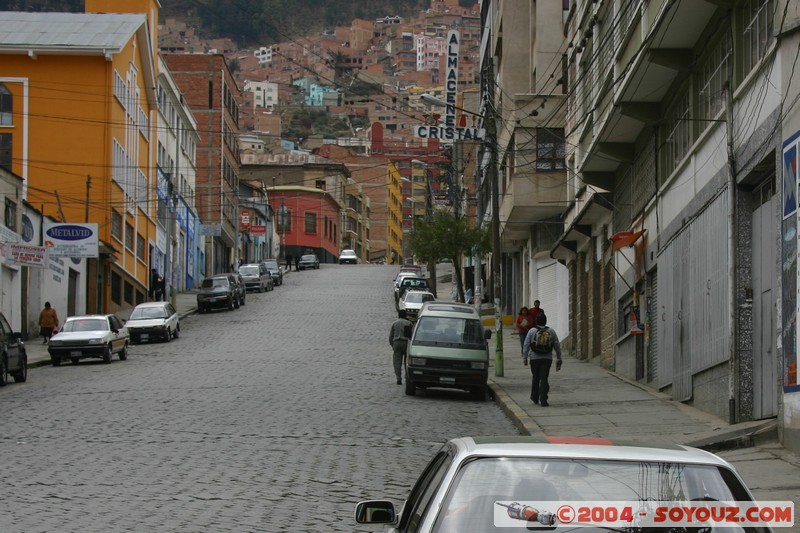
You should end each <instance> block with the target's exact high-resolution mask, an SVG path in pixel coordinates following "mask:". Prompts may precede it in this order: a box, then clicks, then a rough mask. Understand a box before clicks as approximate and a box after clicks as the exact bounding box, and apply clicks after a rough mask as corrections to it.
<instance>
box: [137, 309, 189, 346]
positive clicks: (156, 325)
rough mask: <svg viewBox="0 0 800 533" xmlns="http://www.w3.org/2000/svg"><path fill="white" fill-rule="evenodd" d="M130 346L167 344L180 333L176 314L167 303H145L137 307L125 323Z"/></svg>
mask: <svg viewBox="0 0 800 533" xmlns="http://www.w3.org/2000/svg"><path fill="white" fill-rule="evenodd" d="M125 327H127V328H128V333H130V336H131V344H139V343H141V342H149V341H154V340H160V341H164V342H169V341H170V340H172V339H177V338H178V336H180V333H181V324H180V321H179V319H178V312H177V311H175V308H174V307H172V304H171V303H169V302H146V303H142V304H139V305H137V306H136V307H135V308H134V309H133V311H131V316H130V318H128V321H127V322H126V323H125Z"/></svg>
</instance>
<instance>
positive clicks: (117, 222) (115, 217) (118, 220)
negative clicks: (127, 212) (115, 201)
mask: <svg viewBox="0 0 800 533" xmlns="http://www.w3.org/2000/svg"><path fill="white" fill-rule="evenodd" d="M111 236H112V237H114V238H115V239H117V240H118V241H120V242H122V215H120V214H119V213H118V212H117V211H115V210H112V211H111Z"/></svg>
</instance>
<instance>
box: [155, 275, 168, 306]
mask: <svg viewBox="0 0 800 533" xmlns="http://www.w3.org/2000/svg"><path fill="white" fill-rule="evenodd" d="M166 289H167V283H166V281H164V276H158V277H157V278H156V288H155V294H154V296H155V298H156V301H157V302H160V301H162V300H163V299H164V292H166Z"/></svg>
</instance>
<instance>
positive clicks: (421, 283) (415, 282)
mask: <svg viewBox="0 0 800 533" xmlns="http://www.w3.org/2000/svg"><path fill="white" fill-rule="evenodd" d="M400 287H401V288H406V289H427V288H428V280H426V279H422V278H405V279H404V280H403V281H401V282H400Z"/></svg>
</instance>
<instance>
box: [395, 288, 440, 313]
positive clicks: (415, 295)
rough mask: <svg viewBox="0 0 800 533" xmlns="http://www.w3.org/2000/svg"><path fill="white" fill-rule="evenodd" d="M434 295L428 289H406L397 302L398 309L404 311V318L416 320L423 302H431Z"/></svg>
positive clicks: (433, 299)
mask: <svg viewBox="0 0 800 533" xmlns="http://www.w3.org/2000/svg"><path fill="white" fill-rule="evenodd" d="M435 300H436V296H434V295H433V293H432V292H429V291H418V290H410V291H406V293H405V294H404V295H403V297H402V298H400V302H399V304H398V307H399V310H400V311H405V312H406V318H408V319H409V320H416V319H417V314H419V310H420V308H421V307H422V304H424V303H425V302H433V301H435Z"/></svg>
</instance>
